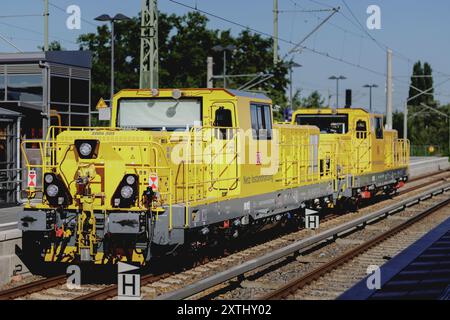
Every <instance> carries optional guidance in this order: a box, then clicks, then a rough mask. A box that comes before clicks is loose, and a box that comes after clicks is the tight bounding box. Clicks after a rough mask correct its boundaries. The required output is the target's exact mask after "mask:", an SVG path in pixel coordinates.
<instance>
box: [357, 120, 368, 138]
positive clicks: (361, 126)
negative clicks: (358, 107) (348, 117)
mask: <svg viewBox="0 0 450 320" xmlns="http://www.w3.org/2000/svg"><path fill="white" fill-rule="evenodd" d="M356 138H357V139H366V138H367V123H366V121H364V120H358V121H357V122H356Z"/></svg>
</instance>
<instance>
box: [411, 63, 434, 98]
mask: <svg viewBox="0 0 450 320" xmlns="http://www.w3.org/2000/svg"><path fill="white" fill-rule="evenodd" d="M416 88H417V89H420V90H421V91H427V90H428V89H431V90H430V91H427V93H425V94H421V95H419V94H420V93H421V91H419V90H417V89H416ZM432 88H433V69H431V66H430V64H429V63H427V62H425V63H424V65H423V67H422V63H421V62H420V61H417V62H416V63H415V64H414V66H413V73H412V76H411V86H410V88H409V95H408V99H410V100H409V102H408V104H409V105H412V106H419V105H420V104H421V103H425V104H428V105H436V103H435V101H434V96H433V92H434V89H432ZM416 95H419V96H417V97H415V96H416ZM413 97H415V98H414V99H411V98H413Z"/></svg>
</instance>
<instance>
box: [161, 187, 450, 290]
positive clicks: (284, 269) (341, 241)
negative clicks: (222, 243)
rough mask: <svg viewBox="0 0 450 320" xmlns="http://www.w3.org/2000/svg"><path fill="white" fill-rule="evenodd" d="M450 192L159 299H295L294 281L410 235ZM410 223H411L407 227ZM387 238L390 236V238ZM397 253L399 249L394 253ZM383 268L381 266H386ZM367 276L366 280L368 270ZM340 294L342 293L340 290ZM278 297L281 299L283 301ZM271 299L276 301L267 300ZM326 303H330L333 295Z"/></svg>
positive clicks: (425, 195)
mask: <svg viewBox="0 0 450 320" xmlns="http://www.w3.org/2000/svg"><path fill="white" fill-rule="evenodd" d="M449 191H450V184H446V185H445V186H441V187H438V188H433V190H430V191H426V192H422V193H420V194H417V195H414V196H411V197H408V198H407V199H404V200H402V201H397V203H394V204H392V205H389V206H387V207H384V208H382V209H380V210H377V211H375V212H372V213H370V214H367V215H365V216H363V217H360V218H357V219H354V220H352V221H350V222H347V223H345V224H342V225H339V226H337V227H334V228H331V229H329V230H325V231H323V232H321V233H319V234H315V235H313V236H311V237H309V238H304V239H301V240H298V241H294V242H292V243H290V244H288V245H286V246H284V247H282V248H280V249H276V250H273V251H272V252H270V253H268V254H266V255H264V256H261V257H258V258H257V259H253V260H249V261H246V262H244V263H241V264H238V265H236V266H235V267H232V268H230V269H228V270H225V271H223V272H221V273H218V274H215V275H213V276H211V277H208V278H203V279H201V280H199V281H197V282H195V283H192V284H190V285H187V286H185V287H183V288H180V289H179V290H176V291H173V292H170V293H167V294H164V295H162V296H159V297H157V299H188V298H189V299H202V298H203V299H205V298H206V299H255V298H261V297H266V295H268V294H269V293H271V292H276V291H277V290H280V292H286V291H285V290H287V291H289V292H290V293H288V295H289V294H292V291H293V290H294V291H295V290H297V288H295V286H294V285H293V287H292V288H293V289H291V290H289V289H287V287H288V286H290V285H291V283H292V282H294V281H298V282H300V283H301V282H302V281H303V280H301V279H302V278H303V276H305V277H307V276H308V277H312V278H307V279H308V281H309V282H310V281H312V280H311V279H314V278H315V277H319V275H318V273H316V272H319V271H316V270H321V271H320V272H322V273H321V274H327V273H328V272H330V269H328V268H327V267H325V266H327V265H328V263H330V266H332V267H334V266H336V265H342V263H343V261H347V260H346V259H348V257H349V255H348V256H347V255H346V256H344V255H343V254H344V253H345V254H347V251H348V250H350V249H349V248H352V249H354V251H352V252H353V254H356V253H363V252H365V250H366V249H364V247H363V246H362V245H363V244H364V245H366V242H367V239H366V238H369V239H372V240H373V242H371V244H370V246H373V245H374V244H376V243H379V242H380V241H381V239H382V237H381V236H380V233H382V232H385V231H386V230H389V231H386V232H389V234H390V235H391V236H392V235H393V234H396V233H398V232H400V231H401V230H404V229H405V228H406V226H407V225H412V224H413V223H415V222H417V221H419V220H420V219H423V218H424V217H426V216H428V215H429V214H431V213H433V212H435V211H436V209H438V208H441V207H442V206H446V205H448V203H449V202H450V197H449V193H450V192H449ZM441 217H442V219H444V217H448V213H445V214H442V215H441ZM386 218H387V219H386ZM406 221H408V222H407V223H406ZM399 223H401V225H402V226H401V227H397V225H398V224H399ZM430 228H431V227H430V225H429V224H428V225H426V226H425V227H424V228H423V232H422V233H415V237H413V238H412V239H411V240H410V242H413V239H416V238H419V237H420V236H421V234H423V233H425V232H427V231H429V230H430ZM380 231H381V232H380ZM358 233H359V234H362V235H363V236H362V237H360V238H358V237H354V236H353V237H351V236H350V235H355V234H358ZM378 236H379V237H378ZM383 237H389V235H388V233H386V234H385V235H384V236H383ZM372 240H371V241H372ZM407 243H408V242H407V241H406V242H405V241H398V240H397V249H396V250H397V251H399V250H401V249H404V247H405V246H406V245H407ZM385 249H386V248H385ZM391 249H392V250H393V248H391ZM392 250H387V249H386V250H381V251H380V252H381V253H383V252H384V254H382V255H381V262H382V261H385V260H383V259H385V258H389V257H390V256H391V254H392V255H394V254H395V250H394V252H392ZM386 256H389V257H386ZM330 258H331V259H330ZM328 260H330V261H331V262H330V261H328ZM377 261H378V260H377ZM331 263H333V264H331ZM372 263H373V261H372ZM378 263H379V264H380V261H378ZM366 267H367V265H366ZM363 271H364V274H363V276H364V275H365V271H366V269H364V270H363ZM345 272H346V275H347V278H343V279H342V282H340V283H347V284H348V283H350V284H352V283H353V282H356V281H357V280H359V279H361V278H362V277H363V276H362V277H360V278H358V277H356V279H352V281H350V280H349V277H350V278H351V277H353V276H355V274H354V273H353V272H352V269H351V265H350V267H348V268H347V269H345ZM299 274H303V276H301V278H298V275H299ZM328 278H329V279H330V282H328V283H325V282H324V283H322V284H323V286H324V291H323V292H326V291H327V290H329V288H330V287H327V285H330V284H332V283H333V281H336V277H335V276H330V277H328ZM286 282H287V284H286ZM309 289H310V292H314V290H315V289H314V288H309ZM274 290H275V291H274ZM336 291H338V290H337V289H336ZM283 294H285V293H282V295H283ZM274 297H275V298H277V299H278V298H280V296H274ZM302 297H307V295H306V294H305V295H303V296H302ZM319 297H320V296H319ZM267 298H270V297H269V296H267ZM326 298H329V296H327V297H326Z"/></svg>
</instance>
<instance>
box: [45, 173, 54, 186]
mask: <svg viewBox="0 0 450 320" xmlns="http://www.w3.org/2000/svg"><path fill="white" fill-rule="evenodd" d="M44 179H45V182H47V183H49V184H50V183H52V182H53V175H52V174H46V175H45V178H44Z"/></svg>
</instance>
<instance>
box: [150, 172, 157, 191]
mask: <svg viewBox="0 0 450 320" xmlns="http://www.w3.org/2000/svg"><path fill="white" fill-rule="evenodd" d="M148 185H149V187H151V188H152V190H153V191H158V175H157V174H156V173H150V176H149V177H148Z"/></svg>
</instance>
